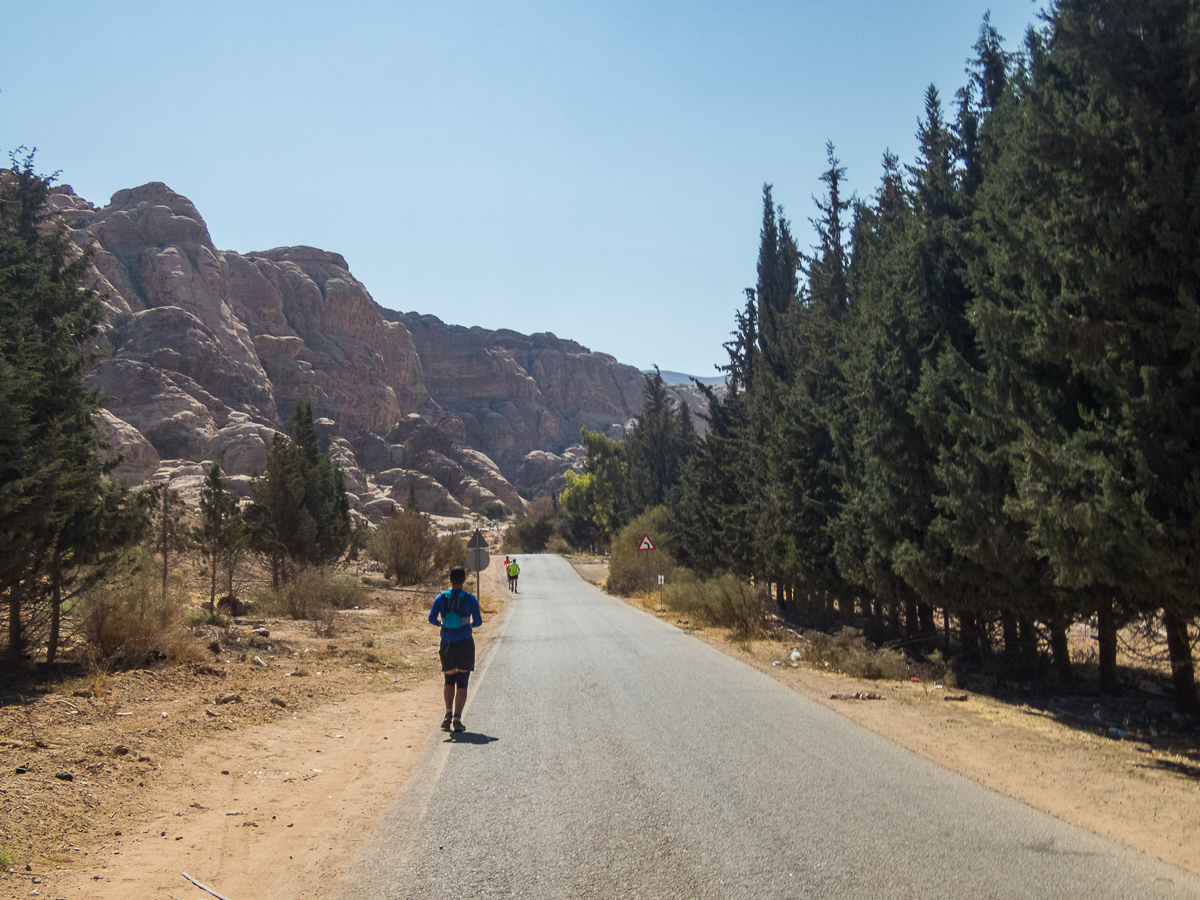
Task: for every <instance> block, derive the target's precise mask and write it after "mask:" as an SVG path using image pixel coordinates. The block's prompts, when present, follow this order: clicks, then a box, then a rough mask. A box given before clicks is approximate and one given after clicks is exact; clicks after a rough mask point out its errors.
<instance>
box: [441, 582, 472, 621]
mask: <svg viewBox="0 0 1200 900" xmlns="http://www.w3.org/2000/svg"><path fill="white" fill-rule="evenodd" d="M466 611H467V592H466V591H456V590H454V589H453V588H451V589H450V590H448V591H446V592H445V593H444V594H442V627H443V628H461V627H462V619H463V614H464V613H465V612H466Z"/></svg>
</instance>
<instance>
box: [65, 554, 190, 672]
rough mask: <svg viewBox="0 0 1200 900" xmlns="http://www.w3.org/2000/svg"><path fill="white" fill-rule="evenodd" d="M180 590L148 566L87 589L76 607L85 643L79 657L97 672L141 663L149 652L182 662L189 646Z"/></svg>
mask: <svg viewBox="0 0 1200 900" xmlns="http://www.w3.org/2000/svg"><path fill="white" fill-rule="evenodd" d="M183 606H184V597H183V590H182V587H181V586H180V585H179V584H174V585H171V586H170V587H169V589H168V591H167V596H166V597H165V598H164V597H163V595H162V582H161V581H159V580H158V579H157V578H156V577H153V575H152V574H151V573H150V572H149V571H148V570H142V571H140V572H137V573H136V574H134V575H131V576H129V577H127V578H124V579H121V580H119V581H116V582H113V583H110V584H104V585H100V586H97V587H95V588H92V589H91V590H90V591H88V592H87V593H86V594H85V595H84V596H83V597H82V598H81V601H80V603H79V605H78V606H77V608H76V612H77V614H78V615H79V616H80V618H81V625H80V628H81V631H82V633H83V636H84V639H85V641H86V647H85V649H84V658H85V660H86V661H87V663H88V664H89V665H90V666H91V667H93V668H95V669H98V670H101V671H103V670H108V669H113V668H128V667H133V666H140V665H144V664H145V663H146V662H147V659H148V657H150V655H151V654H152V653H154V652H155V651H157V652H158V653H162V654H165V656H166V658H167V659H168V660H171V661H174V662H188V661H191V660H192V659H193V657H194V652H193V651H194V648H193V647H192V644H191V642H190V641H188V640H186V639H185V638H184V635H183V629H182V627H181V621H182V616H181V612H182V609H183Z"/></svg>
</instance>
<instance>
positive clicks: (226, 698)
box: [214, 691, 242, 706]
mask: <svg viewBox="0 0 1200 900" xmlns="http://www.w3.org/2000/svg"><path fill="white" fill-rule="evenodd" d="M214 702H215V703H216V704H217V705H218V706H221V705H223V704H226V703H241V702H242V695H241V694H235V693H233V692H232V691H226V692H225V693H223V694H217V699H216V700H215V701H214Z"/></svg>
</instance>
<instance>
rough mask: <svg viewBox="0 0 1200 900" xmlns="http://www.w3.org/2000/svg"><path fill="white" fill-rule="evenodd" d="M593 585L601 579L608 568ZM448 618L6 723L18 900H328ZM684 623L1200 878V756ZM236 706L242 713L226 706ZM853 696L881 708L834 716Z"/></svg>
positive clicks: (384, 626) (46, 708) (169, 678)
mask: <svg viewBox="0 0 1200 900" xmlns="http://www.w3.org/2000/svg"><path fill="white" fill-rule="evenodd" d="M579 568H580V570H581V571H582V572H583V574H584V575H585V577H589V579H590V580H593V581H602V579H603V577H604V570H603V567H602V566H599V565H592V566H590V567H589V566H588V565H580V566H579ZM485 575H486V576H490V577H487V578H485V583H484V590H483V599H484V602H483V607H484V609H485V610H490V611H491V612H490V613H488V614H486V615H485V620H486V622H485V626H484V628H483V629H482V633H481V635H480V641H479V643H480V652H482V649H483V647H484V646H486V640H487V638H488V636H489V635H490V634H491V631H492V629H493V628H494V626H495V624H496V623H497V622H498V620H499V618H500V616H501V615H502V613H503V609H504V605H505V603H506V601H507V599H508V594H507V592H506V591H505V590H504V587H503V583H502V580H501V574H500V571H499V566H498V565H496V566H493V567H491V569H490V570H489V572H487V573H485ZM470 587H473V585H470ZM389 593H392V592H389ZM429 600H430V597H429V596H426V595H413V596H410V597H408V598H407V599H406V600H404V601H403V602H400V603H399V604H398V605H397V604H396V603H395V601H394V599H393V606H392V608H391V609H390V611H380V610H374V609H373V610H369V611H359V612H357V613H351V614H344V621H341V622H340V623H339V630H338V633H337V635H336V636H335V637H333V638H330V639H325V638H318V637H316V636H315V635H307V634H303V633H292V634H289V633H288V632H286V631H280V632H278V633H280V634H284V635H286V639H285V641H284V644H283V650H284V652H282V653H278V651H279V648H278V647H275V648H273V649H274V650H275V651H276V652H277V653H278V655H276V656H260V658H263V659H264V661H266V662H267V663H268V665H267V666H266V667H261V666H257V665H256V664H254V663H253V660H252V658H250V659H249V660H247V661H245V662H243V661H242V660H241V654H240V653H236V652H231V653H228V654H227V658H226V659H225V661H224V662H222V663H221V664H220V665H219V666H213V667H208V668H211V669H213V671H218V670H219V671H223V672H225V673H226V674H225V677H221V676H220V675H219V674H208V673H205V672H204V671H197V670H192V671H189V672H179V671H175V672H171V671H166V672H161V673H155V672H146V671H143V672H134V673H129V674H128V675H125V676H121V677H119V678H113V679H112V680H111V683H110V684H108V685H107V686H106V693H104V695H103V696H100V697H94V698H77V697H74V696H72V695H71V694H70V693H67V694H66V695H64V696H57V695H55V696H51V697H49V698H45V699H42V700H39V701H38V702H37V704H36V705H35V706H33V707H32V708H30V707H24V708H19V709H17V708H12V707H7V708H3V709H0V846H2V847H8V848H11V849H13V850H15V851H16V852H17V856H18V861H17V865H16V866H14V868H13V870H12V871H11V872H10V873H9V874H7V875H4V876H0V897H5V898H7V897H11V898H18V897H21V898H24V897H46V898H69V900H76V898H84V897H86V898H95V900H106V898H114V900H115V898H127V897H138V898H147V900H158V898H162V900H172V898H173V900H196V898H201V897H207V896H209V895H207V894H205V893H204V892H203V891H202V890H201V889H200V888H198V887H195V886H194V885H192V884H189V883H188V882H187V881H185V880H184V878H183V877H182V875H181V873H184V872H186V873H188V874H189V875H190V876H192V877H193V878H195V879H196V880H197V881H199V882H201V883H202V884H204V885H206V886H208V887H210V888H211V889H212V890H214V891H216V892H218V893H220V894H222V895H223V896H225V897H227V898H229V900H247V898H251V897H253V898H256V900H273V898H278V900H284V898H305V897H313V898H315V897H322V896H324V895H325V893H326V891H327V889H328V888H329V886H330V885H331V884H332V882H333V880H334V878H335V877H336V876H337V874H338V873H339V872H340V871H342V869H343V868H344V867H345V865H346V863H347V862H348V861H349V860H350V859H351V858H352V857H353V855H354V853H355V852H356V851H357V849H358V848H359V846H360V845H361V843H362V841H363V839H364V838H365V836H366V835H367V833H368V831H369V829H370V828H371V825H372V824H373V822H374V820H375V818H376V817H377V816H378V815H379V813H380V812H381V811H382V810H383V808H384V807H385V806H386V804H387V803H388V802H389V801H390V799H391V798H392V797H393V796H394V795H395V794H396V792H397V791H398V790H400V789H401V787H402V786H403V785H404V784H405V782H406V780H407V778H408V776H409V773H410V771H411V767H412V765H413V762H414V761H415V759H416V758H417V756H418V755H419V753H420V751H421V750H422V749H423V746H424V743H425V742H426V741H427V740H429V739H430V737H431V735H433V734H434V733H437V732H436V728H437V723H438V721H439V720H440V715H441V709H442V699H441V688H442V685H441V678H440V676H439V675H437V667H436V659H435V657H436V642H437V635H436V632H434V631H433V629H432V627H431V626H428V624H427V623H425V622H424V618H423V617H424V611H425V610H427V608H428V602H429ZM664 617H665V618H666V619H667V621H672V617H671V616H670V615H669V614H668V615H666V616H664ZM679 624H681V626H682V627H686V628H687V629H688V630H689V631H692V633H693V634H694V635H695V636H696V637H697V639H700V640H705V641H707V642H708V643H710V644H712V645H713V646H714V647H717V648H719V649H720V650H721V651H722V652H725V653H728V654H730V655H732V656H735V657H737V658H739V659H742V660H744V661H745V662H746V663H748V664H749V665H753V666H755V667H757V668H759V669H761V670H763V671H764V672H767V673H768V674H770V675H771V676H772V677H775V678H777V679H778V680H780V681H781V682H783V683H784V684H787V685H788V686H789V687H792V688H793V689H795V690H797V691H799V692H801V693H803V694H805V695H807V696H810V697H813V698H814V699H816V700H818V701H819V702H821V703H824V704H825V705H827V706H830V707H832V708H834V709H837V710H838V711H839V712H841V713H843V714H845V715H847V716H849V717H850V718H852V719H854V720H855V721H858V722H861V723H862V724H863V725H865V726H867V727H869V728H871V729H873V730H875V731H877V732H879V733H881V734H883V735H885V736H887V737H889V738H891V739H892V740H895V741H897V742H898V743H900V744H902V745H904V746H906V747H909V748H911V749H912V750H914V751H915V752H917V753H920V754H922V755H924V756H927V757H929V758H931V759H933V760H935V761H936V762H939V763H941V764H942V765H945V766H947V767H948V768H951V769H953V770H955V771H958V772H961V773H962V774H964V775H966V776H967V777H969V778H972V779H974V780H976V781H978V782H980V783H982V784H984V785H987V786H988V787H991V788H993V789H994V790H997V791H1000V792H1002V793H1005V794H1008V795H1011V796H1013V797H1016V798H1019V799H1021V800H1023V801H1025V802H1027V803H1029V804H1030V805H1032V806H1035V807H1037V808H1039V809H1043V810H1046V811H1047V812H1050V813H1052V814H1053V815H1056V816H1058V817H1060V818H1062V819H1065V820H1068V821H1071V822H1076V823H1078V824H1080V825H1082V826H1083V827H1085V828H1089V829H1091V830H1093V831H1095V832H1098V833H1100V834H1103V835H1106V836H1109V837H1112V838H1114V839H1116V840H1120V841H1123V842H1125V843H1127V844H1130V845H1131V846H1134V847H1137V848H1139V849H1141V850H1143V851H1145V852H1148V853H1152V854H1154V855H1156V856H1158V857H1160V858H1162V859H1164V860H1167V861H1168V862H1172V863H1175V864H1177V865H1180V866H1182V867H1184V868H1188V869H1190V870H1192V871H1195V872H1200V759H1198V758H1197V756H1196V753H1195V748H1194V747H1193V746H1191V745H1184V744H1180V743H1179V742H1177V741H1176V742H1172V741H1171V740H1169V739H1163V740H1158V741H1155V742H1154V744H1153V745H1151V744H1150V743H1144V742H1131V741H1124V740H1111V739H1108V738H1105V737H1102V736H1100V735H1099V734H1097V733H1094V731H1095V730H1096V729H1091V730H1089V729H1087V728H1083V727H1080V726H1079V724H1078V721H1079V720H1078V717H1075V718H1071V717H1070V716H1067V715H1064V714H1060V712H1061V711H1058V710H1055V709H1054V708H1053V704H1041V705H1040V706H1035V705H1033V704H1013V703H1003V702H999V701H996V700H991V699H988V698H983V697H979V696H976V695H973V694H970V695H968V699H966V700H962V701H954V702H948V701H946V700H945V699H944V697H945V694H946V692H945V691H940V690H938V689H937V688H936V686H934V685H928V684H919V683H918V684H912V683H894V682H892V683H888V682H859V681H855V680H854V679H848V678H844V677H841V676H836V675H829V674H826V673H821V672H816V671H813V670H810V669H806V668H800V667H796V668H793V667H792V666H791V664H790V661H789V655H788V654H789V653H790V647H789V646H788V645H787V644H786V643H778V642H753V643H750V644H745V643H739V644H735V643H730V642H729V641H728V640H726V636H725V635H723V634H721V633H719V632H716V631H709V630H696V629H693V628H691V627H690V624H685V623H679ZM278 627H279V628H280V629H285V628H286V627H287V626H285V625H284V623H278ZM272 638H276V633H275V632H273V634H272ZM276 639H277V638H276ZM305 650H307V651H309V652H308V653H305V652H304V651H305ZM249 652H251V653H252V652H253V650H251V651H249ZM776 663H778V665H776ZM318 673H320V674H318ZM224 691H236V692H238V693H239V694H240V695H241V697H242V700H241V701H240V702H237V703H230V704H226V705H216V704H214V702H213V698H214V697H215V696H216V694H218V693H220V692H224ZM856 692H857V693H863V694H866V693H874V694H877V695H880V696H882V697H883V699H880V700H833V699H830V697H831V695H833V694H838V695H843V696H845V695H853V694H855V693H856ZM961 693H962V692H955V694H956V695H957V694H961ZM280 703H282V704H283V705H280ZM1089 705H1090V704H1089ZM1102 712H1103V713H1104V714H1105V715H1109V714H1110V713H1111V710H1107V709H1106V710H1103V711H1102ZM122 714H128V715H122ZM164 716H165V718H164ZM1071 723H1074V724H1071ZM1101 730H1102V729H1101ZM39 744H40V745H41V746H39ZM122 749H124V751H125V752H122ZM18 767H24V768H25V769H26V771H25V773H24V774H15V773H16V772H17V769H18ZM63 772H65V773H69V774H73V780H72V781H64V780H61V779H59V778H56V775H57V774H59V773H63Z"/></svg>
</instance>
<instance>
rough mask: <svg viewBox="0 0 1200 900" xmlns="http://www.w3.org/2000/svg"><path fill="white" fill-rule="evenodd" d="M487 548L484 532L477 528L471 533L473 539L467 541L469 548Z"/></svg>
mask: <svg viewBox="0 0 1200 900" xmlns="http://www.w3.org/2000/svg"><path fill="white" fill-rule="evenodd" d="M486 548H487V541H486V540H485V539H484V537H483V532H482V531H480V530H479V529H478V528H476V529H475V533H474V534H473V535H471V540H469V541H468V542H467V549H468V550H484V549H486Z"/></svg>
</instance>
